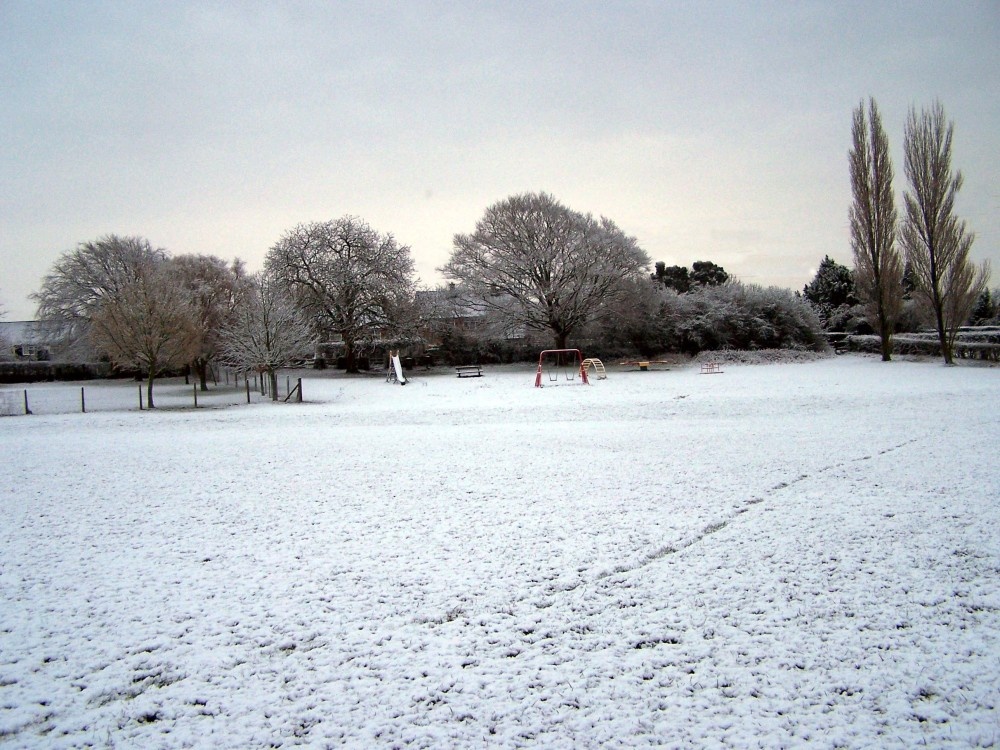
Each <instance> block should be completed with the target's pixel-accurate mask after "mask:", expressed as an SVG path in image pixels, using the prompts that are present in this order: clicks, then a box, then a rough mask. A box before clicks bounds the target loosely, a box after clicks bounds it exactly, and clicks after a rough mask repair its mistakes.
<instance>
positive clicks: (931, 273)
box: [34, 101, 997, 405]
mask: <svg viewBox="0 0 1000 750" xmlns="http://www.w3.org/2000/svg"><path fill="white" fill-rule="evenodd" d="M951 130H952V126H951V124H946V123H945V121H944V115H943V110H942V109H941V108H940V105H935V107H934V108H933V109H932V110H931V111H930V112H925V113H922V114H921V115H919V116H918V115H917V114H916V112H912V113H911V116H910V120H909V121H908V123H907V129H906V137H905V148H904V151H905V153H906V159H907V166H906V171H907V176H908V177H909V179H910V182H911V190H910V191H909V192H907V193H906V194H905V201H906V215H905V217H904V220H903V221H902V222H901V223H899V226H898V227H897V217H896V210H895V207H894V205H893V204H892V190H891V182H892V167H891V163H889V160H888V159H889V157H888V149H887V144H886V139H885V134H884V132H883V131H882V127H881V121H880V119H879V116H878V111H877V107H876V106H875V104H874V102H873V101H872V102H870V103H869V107H868V110H867V112H866V111H865V109H864V107H859V109H858V110H857V111H856V112H855V118H854V130H853V148H852V150H851V154H850V167H851V183H852V188H853V195H854V202H853V204H852V206H851V209H850V218H851V239H852V248H853V252H854V258H855V268H854V269H848V268H846V267H843V266H840V265H839V264H837V263H836V262H834V261H833V260H831V259H830V258H824V260H823V261H822V262H821V263H820V266H819V270H818V271H817V274H816V278H815V279H814V280H813V281H812V282H810V283H809V284H807V285H806V287H805V288H804V289H803V291H802V293H793V292H791V291H789V290H786V289H780V288H773V287H771V288H764V287H760V286H756V285H752V284H745V283H742V282H740V281H739V280H736V279H733V278H731V277H730V275H729V274H728V273H727V272H726V271H725V269H724V268H722V267H721V266H719V265H717V264H715V263H713V262H711V261H707V260H704V261H697V262H695V263H694V264H693V265H692V266H691V267H690V268H688V267H685V266H679V265H672V266H668V265H666V263H665V262H657V263H655V264H654V265H653V269H652V270H651V259H650V257H649V256H648V254H647V253H646V252H645V250H643V249H642V248H641V247H640V246H639V243H638V241H637V240H636V238H635V237H632V236H630V235H628V234H627V233H626V232H624V231H623V230H622V229H621V228H619V227H618V226H617V224H615V222H614V221H612V220H611V219H609V218H607V217H603V216H602V217H599V218H598V217H594V216H592V215H591V214H584V213H580V212H578V211H575V210H573V209H571V208H569V207H567V206H565V205H564V204H562V203H561V202H560V201H558V200H557V199H556V198H555V197H553V196H551V195H549V194H547V193H526V194H521V195H514V196H510V197H508V198H506V199H504V200H501V201H499V202H497V203H495V204H493V205H491V206H489V207H487V208H486V210H485V211H484V213H483V216H482V217H481V218H480V219H479V221H477V223H476V225H475V228H474V230H473V231H472V232H470V233H468V234H457V235H455V238H454V243H453V248H452V252H451V256H450V258H449V259H448V262H447V263H446V264H445V265H444V266H443V267H442V268H441V269H439V270H440V271H441V273H442V274H443V275H444V276H445V278H446V279H447V280H448V283H447V284H446V285H445V286H443V287H441V288H439V289H435V290H418V289H417V285H416V278H415V275H414V264H413V260H412V258H411V253H410V248H409V247H408V246H406V245H403V244H400V243H399V242H397V240H396V239H395V238H394V237H393V236H392V235H391V234H385V233H381V232H379V231H376V230H375V229H373V228H372V227H370V226H369V225H368V224H367V223H366V222H365V221H364V220H362V219H360V218H358V217H354V216H344V217H341V218H339V219H334V220H330V221H323V222H314V223H308V224H300V225H298V226H296V227H294V228H293V229H291V230H289V231H288V232H286V233H285V234H284V235H283V236H282V237H281V238H279V239H278V241H277V242H276V243H275V244H274V245H273V246H272V247H271V248H270V250H269V251H268V253H267V256H266V259H265V263H264V267H263V269H262V270H261V271H259V272H257V273H253V274H251V273H248V271H247V270H246V267H245V265H244V263H243V262H242V261H240V260H238V259H237V260H234V261H231V262H229V261H224V260H222V259H220V258H217V257H214V256H207V255H180V256H176V257H172V256H170V255H169V254H168V253H167V252H166V251H165V250H163V249H161V248H154V247H153V246H152V245H151V244H150V243H149V241H148V240H146V239H145V238H142V237H122V236H117V235H109V236H106V237H102V238H99V239H97V240H95V241H91V242H84V243H81V244H80V245H79V246H78V247H77V248H76V249H74V250H71V251H68V252H66V253H64V254H63V255H62V256H61V257H60V258H59V260H58V261H57V262H56V263H55V264H54V266H53V268H52V269H51V271H50V272H49V273H48V274H47V275H46V276H45V278H44V279H43V283H42V286H41V289H40V290H39V291H38V292H37V294H35V295H34V298H35V300H36V301H37V303H38V316H39V318H40V319H42V320H45V321H47V322H48V323H49V324H51V325H56V326H58V327H59V329H60V333H61V336H62V339H63V341H64V342H65V347H64V353H63V356H64V357H69V358H74V357H75V358H76V359H77V361H83V360H82V359H81V356H80V354H79V353H80V351H81V350H82V349H81V348H86V349H87V350H88V351H90V352H93V353H95V354H96V356H97V357H100V358H102V359H104V360H106V361H108V362H110V363H112V364H113V365H114V366H116V367H119V368H130V369H135V370H140V371H142V372H143V373H145V374H146V376H147V382H148V387H147V390H148V401H149V403H150V405H152V404H153V394H152V388H153V381H154V379H155V378H156V377H157V376H158V375H160V374H161V373H164V372H166V371H169V370H171V369H175V368H178V367H181V366H190V367H192V368H193V369H194V370H195V371H196V372H197V373H198V376H199V379H200V382H201V386H202V388H205V387H207V384H206V373H207V369H208V367H209V366H210V364H211V363H212V362H223V363H226V364H228V365H231V366H234V367H236V368H239V369H243V370H256V371H259V372H262V373H266V374H268V376H269V377H270V378H271V380H272V385H273V384H274V380H275V378H276V370H277V369H278V368H280V367H284V366H287V365H289V364H291V363H295V362H300V361H302V360H304V359H310V358H312V356H313V355H314V354H315V353H316V352H317V351H323V352H331V351H333V352H334V353H335V355H336V356H337V357H338V359H340V360H341V361H342V362H343V365H344V367H345V368H346V369H347V370H348V371H356V370H357V369H358V367H359V364H360V363H361V361H362V358H363V357H365V356H366V355H367V354H369V353H371V352H373V351H375V350H376V349H378V348H379V347H386V346H393V347H407V348H411V349H416V348H420V347H431V346H433V347H436V349H437V352H438V354H439V355H441V356H443V357H445V358H448V359H450V360H451V361H454V362H462V361H463V360H464V361H469V360H479V361H489V360H502V361H503V360H513V359H520V358H525V359H530V358H532V357H533V356H535V355H536V352H537V350H538V348H539V347H543V348H560V349H561V348H565V347H567V346H580V347H583V348H585V349H586V350H587V352H588V354H594V355H599V356H600V355H603V356H615V355H617V354H623V355H628V354H630V353H636V354H641V355H643V356H652V355H655V354H660V353H664V352H684V353H689V354H694V353H697V352H699V351H702V350H706V349H726V348H728V349H773V348H791V349H813V350H818V349H822V348H824V346H825V340H824V331H829V330H845V331H855V332H861V329H862V327H863V326H865V327H867V330H871V331H874V332H875V333H877V334H879V335H880V337H881V340H882V342H883V356H884V357H885V358H888V353H889V352H891V337H892V335H893V334H894V333H895V332H897V331H900V330H911V329H914V328H916V327H918V326H923V325H925V324H926V323H927V322H928V321H930V322H932V323H933V324H934V325H935V326H936V328H937V330H938V331H939V337H940V342H941V351H942V352H943V353H944V355H945V359H946V361H950V357H951V347H952V346H953V343H954V335H955V331H956V330H957V328H958V327H959V326H961V325H962V324H964V323H966V322H967V321H969V320H970V319H971V320H973V321H977V320H981V321H989V320H993V319H995V317H996V315H997V310H996V304H995V300H994V299H993V297H992V296H991V295H990V293H989V292H988V290H987V289H986V279H987V278H988V268H987V267H986V266H985V265H984V266H983V267H980V268H978V269H977V268H976V267H974V266H973V265H972V264H971V262H970V261H969V249H970V247H971V245H972V234H971V232H968V231H967V230H966V229H965V224H964V222H962V221H960V220H958V219H957V218H955V216H954V215H953V212H952V208H953V204H954V195H955V193H957V191H958V189H959V188H960V187H961V175H960V173H953V171H952V170H951V166H950V145H951ZM931 174H932V175H934V179H933V180H931V178H930V177H928V175H931ZM929 182H933V184H926V183H929ZM929 215H933V216H936V217H938V219H937V221H936V222H935V223H934V224H933V226H931V225H930V223H928V222H927V221H926V220H925V219H924V218H923V217H926V216H929ZM320 345H323V347H324V348H322V349H318V347H320ZM74 351H75V352H76V355H74V354H73V352H74ZM271 392H272V393H275V394H276V393H277V388H276V387H272V389H271Z"/></svg>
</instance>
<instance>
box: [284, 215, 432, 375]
mask: <svg viewBox="0 0 1000 750" xmlns="http://www.w3.org/2000/svg"><path fill="white" fill-rule="evenodd" d="M266 266H267V269H268V271H270V272H271V273H273V274H274V277H275V278H276V279H278V280H280V282H281V283H282V284H284V285H285V286H286V287H287V288H288V289H289V290H290V291H291V293H292V295H293V297H294V299H295V302H296V304H297V305H298V306H299V307H300V309H301V310H303V312H305V313H306V315H308V316H309V318H310V319H311V321H312V322H313V324H314V325H316V326H317V328H319V329H321V330H329V331H332V332H334V333H337V334H339V335H340V336H341V338H342V339H343V344H344V355H345V358H346V360H347V371H348V372H357V370H358V365H357V350H358V347H359V346H360V345H362V344H364V343H371V342H373V341H374V340H376V339H377V338H380V337H393V336H395V335H397V333H398V331H399V330H400V329H401V328H402V327H404V324H406V323H407V322H408V321H406V320H404V319H401V317H400V314H401V313H405V311H408V310H410V309H412V308H411V305H410V303H411V301H412V299H413V297H414V292H415V289H414V277H413V260H412V259H411V257H410V248H409V247H408V246H406V245H400V244H398V243H397V242H396V240H395V238H394V237H393V236H392V235H391V234H380V233H379V232H376V231H375V230H374V229H372V228H371V227H370V226H369V225H368V224H367V223H365V222H364V221H362V220H361V219H359V218H357V217H355V216H344V217H343V218H340V219H337V220H336V221H327V222H321V223H313V224H300V225H299V226H297V227H295V229H293V230H291V231H290V232H288V233H286V234H285V236H284V237H282V238H281V239H280V240H279V241H278V243H277V244H276V245H274V247H272V248H271V250H270V251H269V252H268V255H267V263H266Z"/></svg>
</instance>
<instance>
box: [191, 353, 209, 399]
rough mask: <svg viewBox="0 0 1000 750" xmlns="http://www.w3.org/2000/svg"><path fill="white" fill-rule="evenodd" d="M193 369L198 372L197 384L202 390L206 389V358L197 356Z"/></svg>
mask: <svg viewBox="0 0 1000 750" xmlns="http://www.w3.org/2000/svg"><path fill="white" fill-rule="evenodd" d="M194 369H195V371H196V372H197V373H198V386H199V387H200V388H201V390H203V391H207V390H208V360H207V359H205V358H204V357H198V359H196V360H195V361H194Z"/></svg>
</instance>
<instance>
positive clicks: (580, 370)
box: [535, 349, 590, 388]
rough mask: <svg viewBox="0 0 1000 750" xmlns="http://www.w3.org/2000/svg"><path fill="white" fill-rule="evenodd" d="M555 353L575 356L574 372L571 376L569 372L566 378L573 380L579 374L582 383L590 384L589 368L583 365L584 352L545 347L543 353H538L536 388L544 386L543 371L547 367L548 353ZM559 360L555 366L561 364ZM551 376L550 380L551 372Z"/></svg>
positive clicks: (557, 376)
mask: <svg viewBox="0 0 1000 750" xmlns="http://www.w3.org/2000/svg"><path fill="white" fill-rule="evenodd" d="M553 354H555V355H560V354H568V355H572V356H575V358H576V366H575V367H574V368H573V369H572V370H571V372H572V373H573V374H572V376H571V375H570V373H569V372H567V373H566V379H567V380H572V379H574V378H575V377H576V375H579V376H580V384H581V385H590V379H589V378H588V377H587V368H586V367H584V366H583V353H582V352H581V351H580V350H579V349H545V350H544V351H543V352H542V353H541V354H539V355H538V370H537V371H536V372H535V387H536V388H541V387H542V371H543V370H544V369H545V357H546V356H547V355H553ZM558 362H559V360H558V358H557V359H556V363H555V367H557V368H558V367H559V366H560V365H559V364H558ZM549 378H550V380H551V379H552V376H551V374H550V375H549ZM558 378H559V375H558V372H557V374H556V378H555V379H556V380H558Z"/></svg>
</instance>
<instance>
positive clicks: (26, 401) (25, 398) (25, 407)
mask: <svg viewBox="0 0 1000 750" xmlns="http://www.w3.org/2000/svg"><path fill="white" fill-rule="evenodd" d="M24 413H25V414H31V409H29V408H28V389H27V388H25V389H24Z"/></svg>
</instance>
